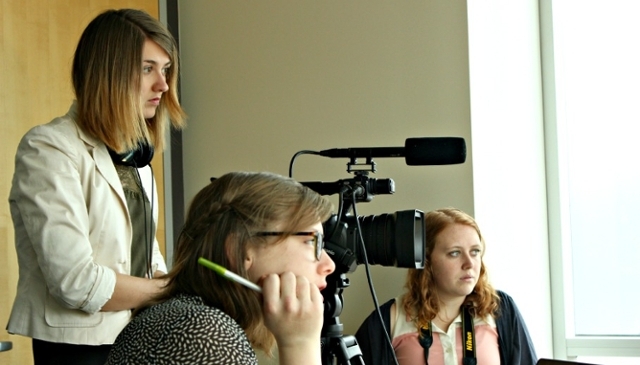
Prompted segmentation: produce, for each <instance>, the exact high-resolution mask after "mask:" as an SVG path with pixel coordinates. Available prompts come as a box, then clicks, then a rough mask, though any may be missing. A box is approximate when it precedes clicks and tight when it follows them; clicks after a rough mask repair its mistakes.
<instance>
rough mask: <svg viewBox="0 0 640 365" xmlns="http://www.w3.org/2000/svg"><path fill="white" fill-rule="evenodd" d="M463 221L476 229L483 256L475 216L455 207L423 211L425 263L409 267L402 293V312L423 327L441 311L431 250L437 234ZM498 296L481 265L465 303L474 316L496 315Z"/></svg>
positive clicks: (482, 240)
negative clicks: (404, 289)
mask: <svg viewBox="0 0 640 365" xmlns="http://www.w3.org/2000/svg"><path fill="white" fill-rule="evenodd" d="M452 224H464V225H467V226H469V227H472V228H473V229H475V230H476V232H478V237H479V238H480V242H481V244H482V247H483V250H482V254H483V255H484V252H485V249H486V244H485V241H484V238H483V237H482V233H481V232H480V227H478V224H477V223H476V221H475V219H473V217H471V216H470V215H468V214H467V213H465V212H463V211H461V210H459V209H456V208H443V209H438V210H434V211H431V212H428V213H427V214H425V225H426V229H425V240H426V253H425V255H426V265H425V268H424V269H422V270H417V269H410V270H409V271H408V273H407V282H406V284H405V288H406V289H407V293H406V294H405V295H404V296H403V300H402V306H403V308H404V310H405V313H409V314H410V315H411V317H412V318H414V320H415V321H416V323H417V325H418V326H420V327H422V326H426V325H428V323H429V322H430V321H432V320H433V319H434V318H435V317H436V315H437V314H438V311H439V310H440V300H439V297H438V291H437V290H436V289H435V281H434V277H433V270H432V266H431V253H432V252H433V249H434V248H435V245H436V240H437V238H438V235H439V234H440V233H441V232H442V231H443V230H444V229H445V228H446V227H447V226H449V225H452ZM499 301H500V298H499V296H498V294H497V293H496V291H495V289H494V288H493V287H492V286H491V284H490V283H489V276H488V274H487V270H486V268H485V265H484V261H483V262H482V264H481V266H480V277H479V278H478V282H477V283H476V286H475V288H474V290H473V292H472V293H471V294H469V295H468V296H467V298H466V301H465V303H467V304H470V305H471V306H472V308H473V312H474V314H475V315H476V316H480V317H481V318H484V317H486V316H487V315H494V316H496V315H497V314H498V313H497V310H498V305H499Z"/></svg>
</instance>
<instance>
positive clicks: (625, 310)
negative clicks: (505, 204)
mask: <svg viewBox="0 0 640 365" xmlns="http://www.w3.org/2000/svg"><path fill="white" fill-rule="evenodd" d="M540 9H541V14H540V16H541V20H542V22H541V24H542V26H541V29H542V52H543V75H544V94H545V121H546V122H545V123H546V124H545V128H546V129H547V131H546V135H547V153H548V158H547V159H548V162H549V164H548V166H549V169H548V171H547V173H548V178H549V207H550V214H549V216H550V233H551V246H552V247H551V267H552V273H551V275H552V291H553V298H554V299H553V314H554V351H555V352H556V357H564V356H567V357H569V358H575V357H577V359H578V361H588V362H593V363H605V364H631V363H638V361H639V360H640V311H639V310H638V303H639V302H640V284H639V283H638V278H640V275H639V268H640V224H638V221H640V209H639V208H640V161H639V159H638V155H639V153H638V151H639V149H638V145H639V144H640V143H639V142H638V138H639V137H640V108H639V107H638V105H640V21H639V19H640V2H639V1H636V0H607V1H594V0H556V1H553V0H547V1H542V2H541V8H540ZM558 318H563V319H564V321H562V320H558ZM560 322H562V323H560ZM614 356H632V357H635V359H629V358H627V359H624V358H610V357H614ZM603 357H607V358H606V359H605V358H603Z"/></svg>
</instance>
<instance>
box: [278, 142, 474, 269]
mask: <svg viewBox="0 0 640 365" xmlns="http://www.w3.org/2000/svg"><path fill="white" fill-rule="evenodd" d="M301 152H306V153H311V154H317V155H320V156H325V157H331V158H349V159H350V161H349V162H348V163H347V172H350V173H353V174H354V175H355V177H354V178H352V179H343V180H338V181H335V182H302V184H303V185H305V186H307V187H309V188H310V189H312V190H314V191H316V192H317V193H318V194H321V195H332V194H340V208H339V210H338V214H334V215H332V216H331V218H329V220H327V221H326V222H324V223H323V228H324V234H325V250H326V251H327V253H328V254H329V256H330V257H331V258H332V259H333V261H334V262H335V263H336V271H337V272H343V273H345V272H353V271H355V269H356V267H357V265H359V264H364V263H368V264H373V265H375V264H378V265H382V266H395V267H403V268H414V269H421V268H423V267H424V260H425V254H424V247H425V241H424V230H425V226H424V213H423V212H422V211H420V210H417V209H414V210H404V211H397V212H395V213H390V214H380V215H370V216H357V215H356V213H355V209H356V207H355V204H356V203H359V202H369V201H371V200H372V199H373V197H374V196H375V195H379V194H393V193H394V192H395V183H394V181H393V180H392V179H375V178H370V177H369V176H368V175H369V173H370V172H375V171H376V164H375V162H374V161H373V158H376V157H404V158H405V161H406V163H407V165H409V166H419V165H449V164H459V163H463V162H464V161H465V159H466V145H465V141H464V139H463V138H459V137H425V138H408V139H407V140H406V141H405V146H404V147H364V148H363V147H359V148H343V149H330V150H323V151H320V152H311V151H301ZM301 152H299V153H301ZM296 156H297V155H296ZM296 156H294V159H295V157H296ZM359 158H363V159H365V162H364V163H360V162H358V159H359ZM293 161H294V160H293V159H292V163H291V166H292V165H293ZM290 175H291V171H290ZM351 210H353V211H354V212H353V213H352V212H351ZM359 240H362V242H359Z"/></svg>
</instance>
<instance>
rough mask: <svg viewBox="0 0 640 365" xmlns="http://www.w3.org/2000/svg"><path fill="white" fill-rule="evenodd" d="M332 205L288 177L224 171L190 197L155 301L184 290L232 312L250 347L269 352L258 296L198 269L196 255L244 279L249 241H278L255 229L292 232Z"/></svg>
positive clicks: (326, 214) (319, 217) (316, 219)
mask: <svg viewBox="0 0 640 365" xmlns="http://www.w3.org/2000/svg"><path fill="white" fill-rule="evenodd" d="M331 209H332V206H331V203H330V202H329V201H328V200H327V199H325V198H324V197H322V196H320V195H319V194H317V193H316V192H314V191H312V190H311V189H309V188H307V187H305V186H303V185H301V184H300V183H298V182H296V181H294V180H292V179H290V178H287V177H283V176H280V175H276V174H271V173H266V172H258V173H252V172H232V173H228V174H226V175H223V176H222V177H220V178H218V179H216V180H214V181H213V182H212V183H211V184H209V185H208V186H206V187H205V188H203V189H202V190H200V192H199V193H198V194H196V196H195V197H194V198H193V201H192V203H191V206H190V208H189V212H188V214H187V219H186V223H185V225H184V228H183V230H182V233H181V235H180V238H179V239H178V243H177V247H176V251H175V260H174V261H175V262H174V265H173V268H172V270H171V272H169V274H168V275H167V277H168V278H169V283H168V285H167V287H166V289H165V290H164V292H163V293H162V294H161V296H160V297H158V298H157V299H156V301H155V303H159V302H163V301H166V300H168V299H169V298H172V297H174V296H176V295H178V294H182V293H184V294H191V295H197V296H200V297H201V298H203V300H204V301H205V303H206V304H207V305H209V306H212V307H216V308H219V309H221V310H222V311H224V312H225V313H227V314H228V315H229V316H231V317H232V318H233V319H234V320H235V321H236V322H237V323H238V324H239V325H240V326H241V327H242V328H243V329H244V330H245V332H246V333H247V337H248V338H249V341H250V342H251V344H252V345H253V346H254V347H256V348H260V349H262V350H265V351H267V352H269V351H270V350H271V349H272V347H273V345H274V343H275V341H274V339H273V335H271V333H270V332H269V331H268V330H267V329H266V327H265V326H264V324H263V318H262V306H261V302H260V300H259V296H258V295H257V294H256V293H254V292H253V291H251V290H250V289H247V288H245V287H242V286H240V285H238V284H236V283H233V282H230V281H228V280H226V279H224V278H221V277H220V276H219V275H216V274H215V273H214V272H212V271H211V270H209V269H207V268H204V267H202V266H201V265H199V264H198V262H197V261H198V258H199V257H204V258H206V259H208V260H211V261H213V262H215V263H217V264H219V265H222V266H224V267H226V268H228V269H230V270H232V271H234V272H236V273H237V274H238V275H240V276H242V277H245V278H246V277H247V272H246V270H245V267H244V260H245V258H246V254H247V248H248V247H249V245H267V244H276V243H274V241H273V240H266V239H265V238H264V237H257V236H256V235H255V232H258V231H268V230H273V229H274V228H276V226H278V227H281V229H280V228H279V229H278V230H281V231H286V232H295V231H298V230H300V229H304V228H305V227H308V226H310V225H313V224H315V223H317V222H323V221H325V220H326V219H327V218H328V217H329V215H330V214H331ZM280 225H282V226H280ZM282 240H283V239H280V240H276V241H275V242H281V241H282Z"/></svg>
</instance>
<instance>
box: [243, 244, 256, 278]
mask: <svg viewBox="0 0 640 365" xmlns="http://www.w3.org/2000/svg"><path fill="white" fill-rule="evenodd" d="M255 258H256V249H255V246H253V245H249V246H247V255H246V256H245V258H244V270H245V271H247V272H248V271H249V269H250V268H251V266H253V263H254V262H255Z"/></svg>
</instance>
